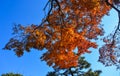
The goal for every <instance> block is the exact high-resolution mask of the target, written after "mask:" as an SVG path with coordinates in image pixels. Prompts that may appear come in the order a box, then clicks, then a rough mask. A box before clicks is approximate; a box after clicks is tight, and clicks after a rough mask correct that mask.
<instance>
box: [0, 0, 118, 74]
mask: <svg viewBox="0 0 120 76" xmlns="http://www.w3.org/2000/svg"><path fill="white" fill-rule="evenodd" d="M46 2H47V0H0V75H1V74H3V73H8V72H14V73H20V74H23V75H24V76H45V75H46V74H47V72H48V71H50V70H52V68H50V67H49V66H47V65H46V63H45V62H41V61H40V56H41V55H42V53H43V52H44V50H43V52H42V51H37V50H32V51H31V52H30V53H26V52H25V54H24V56H22V57H20V58H18V57H17V56H15V53H14V52H13V51H7V50H2V48H3V47H4V45H5V44H6V43H7V42H8V40H9V39H10V38H11V37H12V35H11V33H12V26H13V23H16V24H19V23H20V24H23V25H29V24H39V23H40V22H41V19H42V18H43V16H44V13H43V7H44V5H45V3H46ZM103 20H104V21H103V24H105V28H107V29H106V32H110V31H111V30H112V28H113V27H114V26H113V25H116V24H117V15H116V13H115V11H111V16H109V17H108V16H106V17H104V19H103ZM108 28H109V29H108ZM98 43H99V44H102V43H101V42H100V41H98ZM85 56H86V59H87V60H88V62H90V63H91V64H92V69H93V70H96V69H100V70H102V71H103V72H102V74H101V76H120V72H119V71H117V70H116V68H115V67H104V66H103V65H102V64H101V63H99V62H97V60H98V56H99V55H98V51H97V50H93V52H92V54H85Z"/></svg>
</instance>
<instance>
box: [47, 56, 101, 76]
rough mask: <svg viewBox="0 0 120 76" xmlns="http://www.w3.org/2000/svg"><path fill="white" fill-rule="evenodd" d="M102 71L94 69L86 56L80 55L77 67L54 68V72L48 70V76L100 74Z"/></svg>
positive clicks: (94, 75)
mask: <svg viewBox="0 0 120 76" xmlns="http://www.w3.org/2000/svg"><path fill="white" fill-rule="evenodd" d="M100 73H101V71H100V70H95V71H92V69H91V68H90V63H88V62H87V61H86V60H85V57H80V58H79V60H78V66H77V67H71V68H68V69H54V71H52V72H48V74H47V75H46V76H69V75H71V76H100Z"/></svg>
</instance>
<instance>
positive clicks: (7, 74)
mask: <svg viewBox="0 0 120 76" xmlns="http://www.w3.org/2000/svg"><path fill="white" fill-rule="evenodd" d="M1 76H23V75H21V74H14V73H6V74H2V75H1Z"/></svg>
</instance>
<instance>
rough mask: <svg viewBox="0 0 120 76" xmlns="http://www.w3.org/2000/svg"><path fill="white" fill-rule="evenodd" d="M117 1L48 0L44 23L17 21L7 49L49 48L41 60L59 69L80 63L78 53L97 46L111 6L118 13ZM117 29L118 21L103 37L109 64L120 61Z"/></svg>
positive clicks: (104, 58)
mask: <svg viewBox="0 0 120 76" xmlns="http://www.w3.org/2000/svg"><path fill="white" fill-rule="evenodd" d="M115 1H116V0H48V2H47V3H46V5H45V8H44V11H47V13H45V18H43V20H42V22H41V24H40V25H34V24H32V25H29V26H23V25H21V24H19V25H15V27H14V28H13V31H14V32H13V34H14V36H13V38H11V39H10V41H9V42H8V43H7V44H6V46H5V49H7V50H11V49H12V50H14V52H15V53H16V55H17V56H22V55H23V54H24V51H27V52H30V51H31V48H34V49H38V50H43V49H47V52H46V53H44V54H43V55H42V57H41V60H44V61H46V62H47V64H48V65H49V66H53V68H60V69H66V68H70V67H75V66H78V58H79V56H80V55H82V54H84V53H90V52H91V50H89V49H90V48H97V46H98V44H97V43H96V42H95V40H96V39H98V37H99V36H103V35H104V29H103V26H102V24H101V19H102V18H103V17H104V16H105V15H109V14H108V13H109V11H110V9H111V8H114V9H115V10H116V11H117V12H118V13H119V10H118V8H117V5H116V4H118V2H115ZM46 9H47V10H46ZM118 33H119V24H118V27H117V28H116V29H115V32H114V33H112V34H110V36H108V37H105V38H104V39H103V41H104V42H105V45H103V47H101V48H100V50H99V53H100V57H99V61H100V62H102V63H103V64H104V65H106V66H109V65H113V64H118V63H119V58H118V57H119V56H120V54H119V51H118V49H119V44H118V43H119V36H118ZM75 49H77V51H76V50H75Z"/></svg>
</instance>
